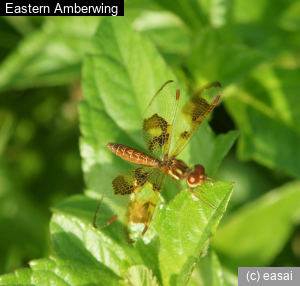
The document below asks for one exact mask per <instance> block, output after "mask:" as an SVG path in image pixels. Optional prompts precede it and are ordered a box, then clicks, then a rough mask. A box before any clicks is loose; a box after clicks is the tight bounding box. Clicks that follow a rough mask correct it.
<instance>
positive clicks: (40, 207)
mask: <svg viewBox="0 0 300 286" xmlns="http://www.w3.org/2000/svg"><path fill="white" fill-rule="evenodd" d="M125 15H126V16H125V18H126V19H127V20H128V21H129V22H130V23H131V25H132V27H133V28H134V29H135V30H137V31H139V32H140V33H141V34H143V35H144V36H145V37H148V38H149V39H150V40H151V41H152V42H153V43H154V44H155V46H156V47H157V49H158V50H159V51H160V53H161V54H162V55H163V57H164V59H165V61H166V62H167V64H168V65H169V66H170V67H171V68H172V70H173V71H174V72H175V74H176V75H177V77H178V79H179V80H180V82H182V83H183V84H184V85H185V86H186V87H188V88H190V89H195V88H196V87H199V86H200V85H202V84H204V83H206V82H208V81H211V80H218V81H220V82H221V83H222V85H223V87H224V92H223V96H222V100H223V101H222V102H221V104H220V105H219V106H218V108H216V109H215V110H214V113H213V117H212V120H211V122H210V125H211V127H212V128H213V130H214V132H215V133H216V134H220V133H226V132H228V131H229V130H233V129H237V130H239V132H240V136H239V138H238V141H237V144H236V145H235V146H234V148H233V149H232V150H231V152H230V153H229V155H228V156H227V157H226V159H225V160H224V161H223V162H222V164H221V166H220V168H219V171H218V173H217V174H216V175H215V176H214V179H217V180H224V181H236V182H237V184H236V187H235V190H234V193H233V197H232V199H231V201H230V203H229V206H228V211H227V212H226V215H225V218H224V220H222V222H221V225H220V228H219V229H218V231H217V235H216V237H215V239H214V240H213V242H212V245H213V246H214V248H215V250H216V252H217V254H218V255H219V258H220V260H221V263H222V265H223V266H224V267H225V268H227V269H231V270H233V269H235V267H236V266H300V227H299V218H300V197H299V193H300V184H299V182H298V181H297V179H299V177H300V172H299V170H300V127H299V126H300V124H299V123H300V117H299V114H300V99H299V90H300V89H299V88H300V69H299V65H300V2H299V1H296V0H294V1H293V0H289V1H283V0H282V1H276V2H274V1H271V0H263V1H262V0H255V1H242V0H238V1H226V0H218V1H217V0H210V1H209V0H208V1H201V0H199V1H196V0H191V1H186V2H184V1H168V0H160V1H159V0H157V1H125ZM99 21H101V18H98V17H2V18H0V35H1V42H0V57H1V64H0V92H1V97H0V154H1V157H0V229H1V232H0V253H1V255H0V274H2V273H7V272H10V271H12V270H14V269H16V268H18V267H22V266H26V263H27V262H28V261H29V260H32V259H35V258H40V257H45V256H47V255H49V254H51V253H52V250H51V246H50V240H49V233H48V232H49V231H48V224H49V219H50V216H51V213H50V210H49V208H50V206H52V205H53V204H55V203H57V202H59V201H61V200H62V199H63V198H65V197H67V196H69V195H71V194H75V193H82V192H83V189H84V182H83V174H82V171H81V159H80V154H79V147H78V140H79V136H80V132H79V127H78V121H79V120H78V112H77V101H78V100H80V99H82V98H83V95H82V92H81V86H80V80H81V68H82V62H83V58H84V55H85V54H86V53H88V51H89V50H90V46H91V41H90V39H91V36H92V35H93V34H94V32H95V31H96V28H97V25H98V23H99ZM162 83H163V82H162Z"/></svg>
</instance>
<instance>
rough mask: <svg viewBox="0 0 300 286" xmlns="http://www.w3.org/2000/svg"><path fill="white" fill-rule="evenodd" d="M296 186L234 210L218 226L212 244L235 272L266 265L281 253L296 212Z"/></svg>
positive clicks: (299, 188) (298, 207) (299, 208)
mask: <svg viewBox="0 0 300 286" xmlns="http://www.w3.org/2000/svg"><path fill="white" fill-rule="evenodd" d="M299 201H300V183H299V182H293V183H288V184H286V185H284V186H283V187H280V188H279V189H276V190H274V191H272V192H270V193H268V194H267V195H265V196H263V197H262V198H260V199H258V200H256V201H253V202H252V203H249V204H247V205H245V206H244V207H243V208H241V209H239V210H237V211H236V212H235V213H233V214H232V215H231V216H230V217H228V218H227V220H226V221H224V223H223V224H222V225H221V226H220V227H219V229H218V233H217V235H216V237H215V238H214V239H213V241H212V244H213V247H214V249H215V250H216V251H217V253H218V254H219V256H220V260H221V262H222V261H223V260H226V262H227V265H228V264H230V266H231V269H233V270H234V271H235V272H236V270H237V267H243V266H257V267H258V266H267V265H269V264H270V262H271V261H272V260H273V259H274V258H275V256H276V255H277V254H278V253H279V252H280V251H281V250H282V248H283V246H284V245H285V244H286V242H287V240H288V239H289V237H290V235H291V232H292V230H293V228H294V226H295V222H296V215H297V213H299V211H300V204H299Z"/></svg>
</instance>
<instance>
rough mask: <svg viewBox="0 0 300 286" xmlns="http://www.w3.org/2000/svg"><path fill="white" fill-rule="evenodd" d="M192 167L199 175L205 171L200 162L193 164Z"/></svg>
mask: <svg viewBox="0 0 300 286" xmlns="http://www.w3.org/2000/svg"><path fill="white" fill-rule="evenodd" d="M194 169H195V171H196V172H197V173H198V174H199V175H201V174H204V173H205V169H204V167H203V166H202V165H200V164H198V165H195V166H194Z"/></svg>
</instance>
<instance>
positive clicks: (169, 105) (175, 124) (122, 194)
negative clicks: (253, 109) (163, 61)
mask: <svg viewBox="0 0 300 286" xmlns="http://www.w3.org/2000/svg"><path fill="white" fill-rule="evenodd" d="M221 88H222V87H221V84H220V83H219V82H218V81H214V82H210V83H208V84H206V85H204V86H203V87H201V88H200V89H199V90H197V91H196V92H195V93H194V94H193V95H192V96H191V97H190V98H189V99H188V100H187V101H186V102H185V103H180V98H181V97H180V89H179V86H178V84H177V83H176V82H174V81H173V80H169V81H167V82H166V83H164V84H163V86H162V87H161V88H160V89H159V90H158V92H157V93H156V94H155V95H154V97H153V99H152V100H151V102H150V104H149V106H148V107H147V109H146V110H145V113H144V115H143V121H142V127H141V133H142V141H143V143H144V145H145V147H146V148H147V150H148V151H149V154H147V153H145V152H142V151H140V150H138V149H136V148H132V147H129V146H126V145H123V144H120V143H111V142H110V143H108V144H107V147H108V149H109V150H110V151H112V152H113V153H114V154H116V155H117V156H119V157H121V158H122V159H124V160H126V161H129V162H131V163H135V164H138V165H140V166H139V167H137V168H134V169H131V170H128V171H125V172H124V173H121V174H119V175H118V176H117V177H115V178H114V179H113V180H112V181H111V182H110V184H109V185H108V187H107V188H106V189H105V190H104V192H103V194H102V196H101V198H100V201H99V204H98V207H97V209H96V213H95V216H94V220H93V226H94V227H95V228H102V227H105V226H108V225H110V224H111V223H112V222H114V221H115V220H116V219H117V218H121V219H122V220H123V230H124V236H125V241H126V242H127V243H134V242H136V239H134V238H133V232H134V233H135V237H136V234H138V235H141V236H144V235H145V233H146V231H147V230H148V228H149V225H150V223H151V221H152V219H153V217H154V214H155V213H156V210H157V207H158V205H160V204H159V202H160V193H161V190H162V188H163V186H164V183H165V181H166V179H167V178H168V177H170V178H171V179H172V180H173V181H174V182H175V183H176V184H177V185H178V186H179V187H180V188H181V186H180V184H179V183H178V182H177V181H178V180H185V181H186V183H187V186H188V188H189V190H190V191H191V193H192V194H193V195H195V196H196V197H197V198H199V199H200V200H201V201H202V202H204V203H206V204H208V203H207V202H205V201H204V200H203V199H201V197H199V196H198V195H197V193H199V191H200V192H201V190H200V189H199V186H201V185H202V184H204V183H205V182H206V181H207V180H208V179H209V180H211V181H213V180H212V179H210V178H209V177H208V176H207V174H205V168H204V167H203V166H202V165H200V164H196V165H194V166H188V165H187V164H186V163H184V162H183V161H182V160H179V159H176V157H177V156H178V154H179V153H180V152H181V151H182V150H183V149H184V148H185V146H186V145H187V144H188V143H189V141H190V140H191V138H192V137H193V135H194V134H195V133H196V131H197V129H198V128H199V126H200V125H201V123H202V122H203V121H204V120H205V118H206V117H207V116H208V115H209V114H210V112H211V111H212V110H213V109H214V107H215V106H216V105H217V103H218V101H219V99H220V96H221ZM136 225H140V226H141V227H139V228H135V227H134V226H136ZM133 229H135V230H134V231H133ZM136 229H137V230H136Z"/></svg>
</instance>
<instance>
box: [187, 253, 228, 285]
mask: <svg viewBox="0 0 300 286" xmlns="http://www.w3.org/2000/svg"><path fill="white" fill-rule="evenodd" d="M189 285H190V286H193V285H195V286H196V285H211V286H223V270H222V268H221V264H220V261H219V259H218V256H217V255H216V253H215V252H214V251H213V250H209V251H208V254H207V255H206V256H204V257H203V258H202V259H201V260H200V261H199V263H198V264H197V266H196V269H195V271H194V272H193V275H192V277H191V280H190V282H189Z"/></svg>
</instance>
